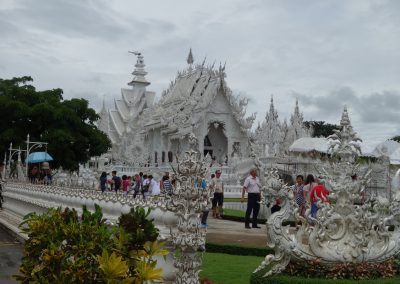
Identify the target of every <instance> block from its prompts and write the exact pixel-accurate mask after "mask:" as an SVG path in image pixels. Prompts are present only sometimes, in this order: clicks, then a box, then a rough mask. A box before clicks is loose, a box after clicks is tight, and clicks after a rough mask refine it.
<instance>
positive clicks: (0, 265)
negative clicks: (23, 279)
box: [0, 226, 22, 284]
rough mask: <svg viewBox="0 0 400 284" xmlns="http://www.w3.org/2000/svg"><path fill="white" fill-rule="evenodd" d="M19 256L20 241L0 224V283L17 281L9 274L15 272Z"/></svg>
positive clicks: (20, 255)
mask: <svg viewBox="0 0 400 284" xmlns="http://www.w3.org/2000/svg"><path fill="white" fill-rule="evenodd" d="M21 258H22V245H21V243H19V242H18V241H16V240H15V239H14V238H13V237H12V236H11V235H10V234H9V233H8V232H7V231H6V230H5V229H4V228H3V227H2V226H0V283H2V284H8V283H17V282H16V281H15V280H13V279H11V275H13V274H17V272H18V268H19V265H20V263H21Z"/></svg>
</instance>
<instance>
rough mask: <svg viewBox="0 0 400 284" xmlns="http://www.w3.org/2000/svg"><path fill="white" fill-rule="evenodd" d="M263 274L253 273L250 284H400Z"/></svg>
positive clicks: (395, 283) (395, 280) (392, 280)
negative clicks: (268, 275) (265, 275)
mask: <svg viewBox="0 0 400 284" xmlns="http://www.w3.org/2000/svg"><path fill="white" fill-rule="evenodd" d="M262 276H263V273H253V274H252V275H251V277H250V284H320V283H324V284H399V283H400V277H398V276H397V277H393V278H380V279H370V280H336V279H323V278H304V277H299V276H288V275H282V274H280V275H275V276H272V277H262Z"/></svg>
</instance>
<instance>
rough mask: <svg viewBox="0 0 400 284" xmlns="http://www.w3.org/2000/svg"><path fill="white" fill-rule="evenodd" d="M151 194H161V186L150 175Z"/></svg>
mask: <svg viewBox="0 0 400 284" xmlns="http://www.w3.org/2000/svg"><path fill="white" fill-rule="evenodd" d="M149 193H150V195H159V194H160V185H159V183H158V182H156V181H155V180H154V178H153V176H152V175H149Z"/></svg>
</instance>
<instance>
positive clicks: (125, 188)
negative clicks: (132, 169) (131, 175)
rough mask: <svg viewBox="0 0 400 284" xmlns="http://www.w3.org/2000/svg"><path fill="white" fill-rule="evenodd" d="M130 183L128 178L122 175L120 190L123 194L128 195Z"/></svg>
mask: <svg viewBox="0 0 400 284" xmlns="http://www.w3.org/2000/svg"><path fill="white" fill-rule="evenodd" d="M130 185H131V182H130V180H129V179H128V177H127V176H126V175H123V176H122V191H123V192H124V193H125V195H128V191H129V187H130Z"/></svg>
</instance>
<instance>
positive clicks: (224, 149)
mask: <svg viewBox="0 0 400 284" xmlns="http://www.w3.org/2000/svg"><path fill="white" fill-rule="evenodd" d="M203 154H204V156H205V155H207V154H209V155H210V156H211V157H215V161H216V162H217V163H218V164H221V165H223V164H225V163H226V162H227V155H228V138H227V137H226V136H225V133H224V126H223V124H222V123H218V122H213V123H210V124H209V126H208V133H207V135H206V136H205V137H204V152H203Z"/></svg>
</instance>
